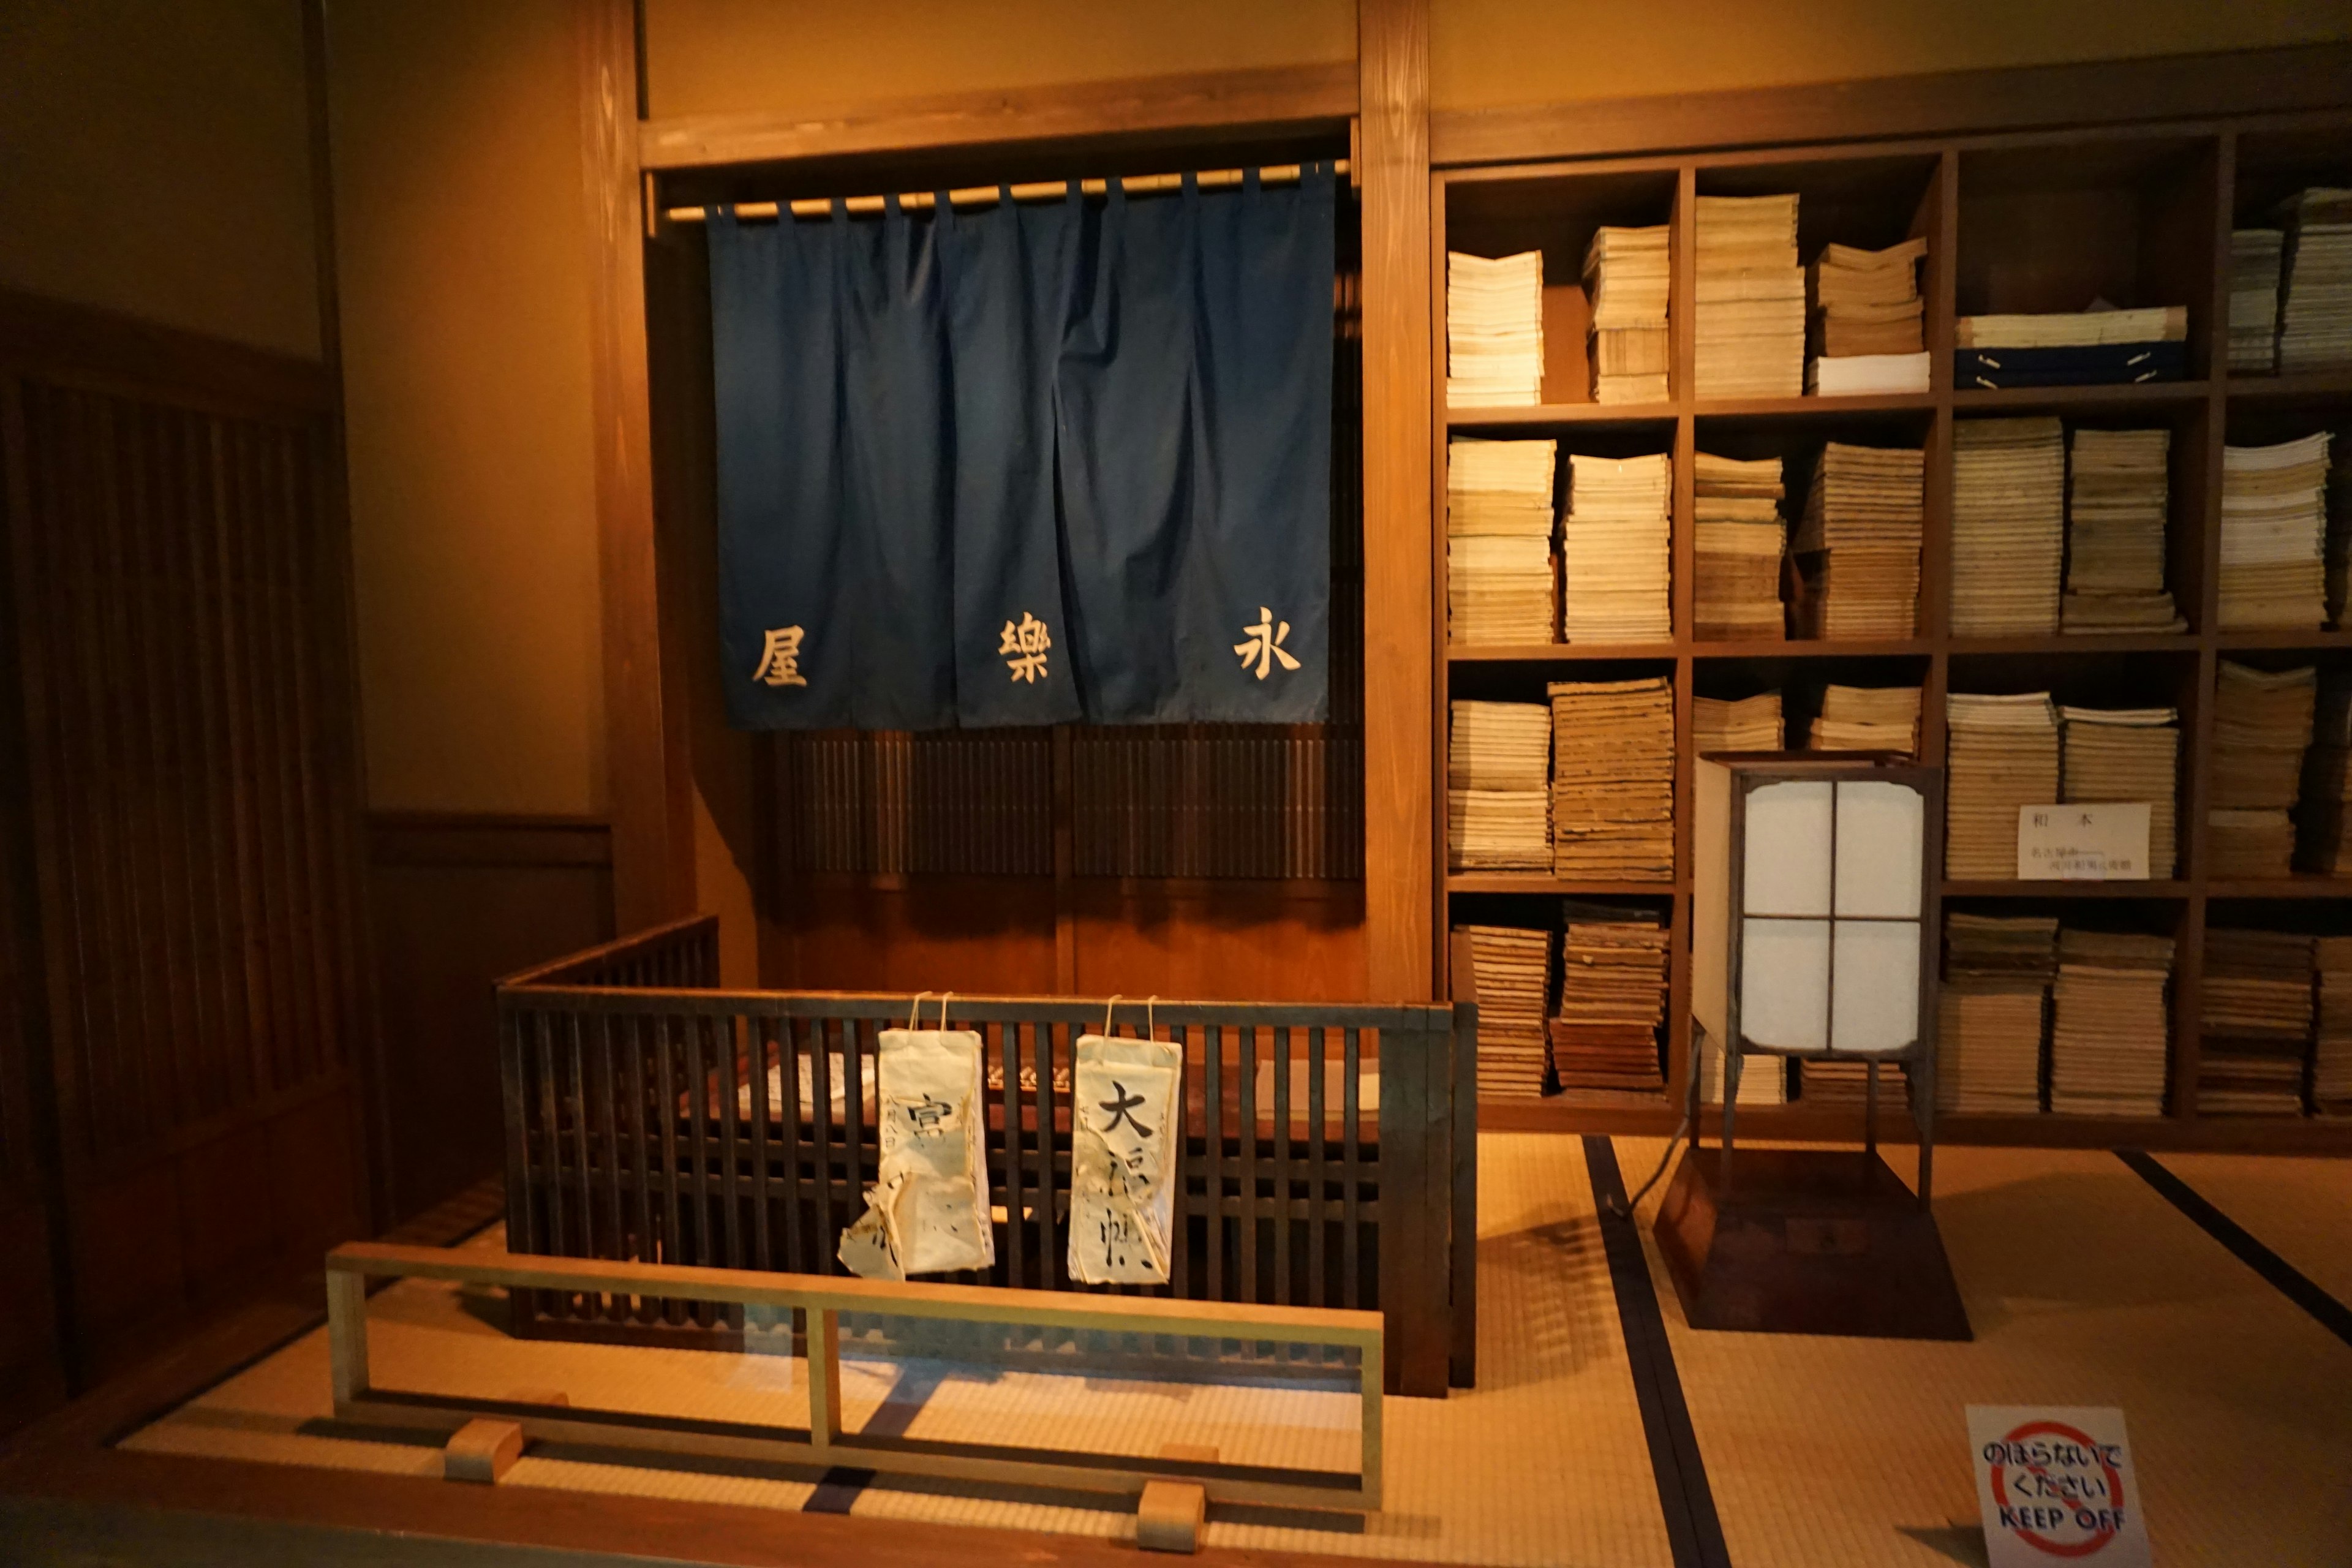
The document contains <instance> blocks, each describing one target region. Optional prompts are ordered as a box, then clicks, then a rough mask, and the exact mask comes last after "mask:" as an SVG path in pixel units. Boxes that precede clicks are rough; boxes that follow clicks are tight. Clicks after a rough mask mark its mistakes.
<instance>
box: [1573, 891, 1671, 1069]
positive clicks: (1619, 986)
mask: <svg viewBox="0 0 2352 1568" xmlns="http://www.w3.org/2000/svg"><path fill="white" fill-rule="evenodd" d="M1665 1016H1666V931H1665V928H1664V926H1662V925H1661V924H1659V922H1658V919H1657V917H1656V916H1655V915H1640V914H1633V913H1629V912H1627V911H1626V910H1611V909H1600V908H1594V907H1591V906H1588V905H1582V904H1577V903H1570V904H1569V905H1568V907H1567V921H1566V927H1565V929H1564V930H1563V931H1562V932H1561V935H1560V948H1559V1009H1558V1011H1556V1012H1555V1013H1554V1014H1553V1016H1552V1020H1551V1065H1552V1074H1553V1077H1554V1078H1555V1079H1557V1080H1558V1081H1559V1091H1560V1092H1561V1093H1562V1094H1564V1095H1568V1096H1570V1097H1571V1098H1573V1099H1576V1100H1581V1101H1583V1102H1585V1103H1587V1104H1608V1103H1615V1102H1627V1103H1640V1102H1643V1101H1646V1100H1655V1099H1656V1098H1657V1097H1658V1096H1659V1095H1660V1094H1662V1093H1663V1092H1664V1089H1665V1087H1666V1084H1665V1079H1664V1075H1663V1074H1662V1073H1661V1072H1660V1071H1659V1068H1658V1025H1659V1024H1660V1023H1661V1022H1662V1021H1663V1020H1664V1018H1665Z"/></svg>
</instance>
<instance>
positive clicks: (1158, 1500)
mask: <svg viewBox="0 0 2352 1568" xmlns="http://www.w3.org/2000/svg"><path fill="white" fill-rule="evenodd" d="M1208 1507H1209V1494H1208V1491H1207V1489H1205V1488H1203V1487H1201V1486H1199V1485H1197V1484H1196V1483H1194V1482H1192V1481H1146V1482H1145V1483H1144V1486H1143V1496H1142V1497H1141V1498H1140V1499H1139V1500H1137V1502H1136V1505H1135V1543H1136V1544H1137V1545H1138V1546H1140V1547H1141V1548H1143V1549H1144V1550H1145V1551H1146V1552H1198V1551H1199V1550H1200V1549H1201V1521H1202V1517H1203V1516H1204V1515H1205V1514H1206V1513H1207V1512H1208Z"/></svg>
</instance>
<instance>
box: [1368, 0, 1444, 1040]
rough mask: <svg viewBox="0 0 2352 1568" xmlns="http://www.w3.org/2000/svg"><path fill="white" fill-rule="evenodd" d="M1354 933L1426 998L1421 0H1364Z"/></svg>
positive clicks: (1381, 985) (1428, 808) (1425, 226)
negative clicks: (1360, 832) (1360, 806)
mask: <svg viewBox="0 0 2352 1568" xmlns="http://www.w3.org/2000/svg"><path fill="white" fill-rule="evenodd" d="M1356 15H1357V59H1358V68H1359V70H1360V81H1361V86H1360V99H1361V105H1362V128H1361V132H1360V139H1361V142H1362V146H1361V155H1360V158H1359V159H1358V161H1357V167H1358V169H1359V171H1360V181H1361V186H1362V191H1363V253H1364V278H1363V300H1364V306H1363V309H1364V892H1365V897H1364V939H1365V958H1366V965H1365V967H1366V970H1367V972H1368V974H1369V978H1370V994H1371V995H1372V996H1373V997H1374V998H1376V999H1381V1000H1420V999H1423V998H1427V997H1430V996H1433V995H1434V994H1435V985H1436V978H1435V977H1436V973H1437V952H1436V942H1435V934H1434V927H1435V913H1436V911H1435V905H1434V902H1433V900H1434V898H1435V888H1434V881H1433V879H1434V875H1435V867H1436V859H1437V849H1436V843H1435V834H1434V830H1433V826H1432V825H1433V822H1434V821H1435V817H1434V816H1433V794H1432V790H1433V785H1432V782H1431V777H1432V775H1431V769H1432V766H1433V763H1432V760H1431V759H1432V756H1433V747H1432V731H1433V720H1432V716H1431V715H1432V708H1431V701H1432V697H1431V693H1432V691H1433V682H1434V679H1435V671H1436V660H1437V658H1438V657H1439V656H1440V655H1441V654H1442V651H1443V650H1442V649H1440V648H1439V647H1438V642H1437V638H1436V637H1435V635H1434V632H1433V627H1434V626H1435V625H1436V621H1435V601H1434V597H1433V594H1434V588H1433V581H1432V574H1431V571H1430V563H1429V551H1430V546H1429V539H1430V533H1429V527H1430V523H1429V504H1430V503H1429V485H1430V468H1431V460H1430V395H1429V385H1430V381H1429V378H1430V361H1431V350H1430V259H1429V5H1428V0H1360V4H1359V5H1358V7H1357V13H1356Z"/></svg>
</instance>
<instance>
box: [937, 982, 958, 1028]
mask: <svg viewBox="0 0 2352 1568" xmlns="http://www.w3.org/2000/svg"><path fill="white" fill-rule="evenodd" d="M954 994H955V993H954V992H952V991H942V992H940V1028H941V1029H943V1030H944V1029H945V1028H946V1027H947V1026H948V998H949V997H950V996H952V995H954Z"/></svg>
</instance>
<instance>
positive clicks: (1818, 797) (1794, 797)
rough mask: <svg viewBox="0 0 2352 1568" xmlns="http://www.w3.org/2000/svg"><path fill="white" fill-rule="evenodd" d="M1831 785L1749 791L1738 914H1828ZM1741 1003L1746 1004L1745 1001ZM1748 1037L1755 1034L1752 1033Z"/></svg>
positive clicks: (1793, 782) (1814, 782) (1798, 782)
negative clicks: (1746, 838) (1746, 842)
mask: <svg viewBox="0 0 2352 1568" xmlns="http://www.w3.org/2000/svg"><path fill="white" fill-rule="evenodd" d="M1832 788H1833V786H1832V784H1830V782H1829V781H1828V780H1826V779H1790V780H1788V781H1786V782H1785V783H1781V784H1765V785H1762V786H1761V787H1759V788H1757V789H1753V790H1750V791H1749V792H1748V847H1747V859H1748V864H1747V867H1746V868H1745V875H1744V876H1743V877H1742V879H1741V881H1742V887H1741V889H1740V909H1741V910H1742V912H1744V913H1746V914H1748V915H1817V916H1818V915H1826V914H1828V913H1829V912H1830V828H1831V815H1830V813H1831V803H1832V798H1833V797H1832ZM1741 1007H1742V1010H1743V1011H1744V1010H1745V1008H1746V1002H1745V1000H1744V999H1743V1001H1742V1003H1741ZM1749 1037H1750V1038H1751V1039H1752V1038H1754V1036H1753V1034H1752V1033H1751V1034H1750V1036H1749Z"/></svg>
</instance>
